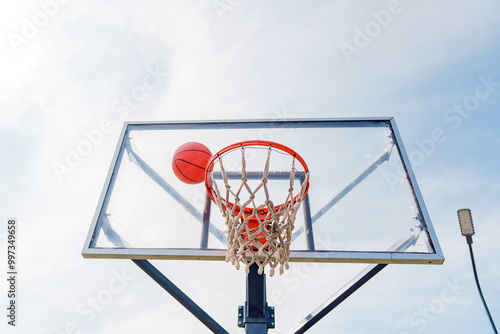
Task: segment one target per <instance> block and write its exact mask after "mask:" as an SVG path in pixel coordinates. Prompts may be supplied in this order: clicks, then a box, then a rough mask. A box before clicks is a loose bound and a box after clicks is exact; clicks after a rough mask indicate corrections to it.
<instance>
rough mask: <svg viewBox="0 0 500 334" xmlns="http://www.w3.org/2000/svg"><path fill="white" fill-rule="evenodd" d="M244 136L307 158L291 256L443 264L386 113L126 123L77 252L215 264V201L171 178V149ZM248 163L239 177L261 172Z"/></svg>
mask: <svg viewBox="0 0 500 334" xmlns="http://www.w3.org/2000/svg"><path fill="white" fill-rule="evenodd" d="M246 140H267V141H272V142H277V143H280V144H283V145H286V146H288V147H290V148H291V149H293V150H294V151H296V152H297V153H298V154H300V155H301V156H302V158H304V160H305V162H306V163H307V165H308V167H309V170H310V180H309V181H310V187H309V192H308V194H307V197H306V199H305V200H304V202H303V204H302V208H301V209H300V211H299V212H298V214H297V219H296V222H295V230H294V232H293V242H292V244H291V247H290V249H291V252H290V262H349V263H418V264H441V263H443V261H444V257H443V254H442V251H441V248H440V246H439V243H438V240H437V238H436V235H435V233H434V229H433V227H432V223H431V220H430V218H429V215H428V213H427V210H426V207H425V204H424V201H423V199H422V196H421V194H420V190H419V188H418V185H417V182H416V180H415V176H414V174H413V171H412V168H411V166H410V161H409V158H408V156H407V154H406V152H405V149H404V146H403V143H402V141H401V138H400V135H399V133H398V130H397V127H396V123H395V121H394V119H393V118H390V117H386V118H364V119H285V120H281V119H279V120H278V119H271V120H228V121H186V122H183V121H177V122H131V123H125V124H124V127H123V130H122V133H121V135H120V140H119V143H118V146H117V148H116V152H115V154H114V157H113V160H112V163H111V167H110V170H109V173H108V176H107V178H106V182H105V184H104V189H103V191H102V195H101V197H100V199H99V203H98V206H97V210H96V213H95V215H94V218H93V221H92V224H91V227H90V231H89V234H88V236H87V239H86V241H85V245H84V248H83V251H82V255H83V256H84V257H85V258H124V259H168V260H216V261H224V260H225V255H226V249H227V238H226V235H225V234H224V231H225V230H226V229H227V227H226V226H225V224H224V219H223V217H222V216H221V213H220V211H219V208H218V207H217V206H216V205H215V204H214V203H213V202H212V201H211V199H210V197H209V196H208V194H207V192H206V190H205V186H204V184H203V183H201V184H196V185H190V184H185V183H183V182H181V181H180V180H179V179H177V177H176V176H175V175H174V173H173V171H172V157H173V154H174V152H175V151H176V149H177V148H178V147H179V146H181V145H182V144H184V143H186V142H192V141H195V142H200V143H203V144H204V145H205V146H207V147H208V148H209V149H210V150H211V152H212V153H216V152H218V151H219V150H221V149H222V148H224V147H226V146H228V145H230V144H233V143H236V142H241V141H246ZM250 160H251V159H250ZM254 166H256V167H255V169H256V170H249V175H250V176H249V178H251V177H252V175H253V177H255V178H258V177H259V171H261V170H262V166H260V167H259V163H258V162H255V163H254ZM252 168H253V167H252ZM271 172H272V173H273V174H272V175H274V177H270V180H269V187H270V188H272V189H273V191H274V192H275V195H273V196H277V197H279V196H281V193H282V191H283V190H282V189H286V187H287V185H286V182H289V181H288V179H286V180H284V179H283V178H281V177H280V175H281V174H282V172H283V171H282V170H279V167H278V169H277V170H272V171H271ZM233 173H235V175H236V177H239V176H238V175H237V174H238V171H237V170H236V171H234V172H233ZM295 182H297V183H298V185H299V186H300V182H302V181H301V178H300V177H297V178H296V179H295ZM285 191H286V190H285ZM276 201H279V199H277V200H276Z"/></svg>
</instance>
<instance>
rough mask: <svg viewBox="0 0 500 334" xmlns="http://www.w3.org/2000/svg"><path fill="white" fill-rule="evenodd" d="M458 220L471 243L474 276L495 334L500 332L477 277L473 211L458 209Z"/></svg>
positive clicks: (469, 243)
mask: <svg viewBox="0 0 500 334" xmlns="http://www.w3.org/2000/svg"><path fill="white" fill-rule="evenodd" d="M458 222H459V223H460V231H461V232H462V235H463V236H464V237H465V238H466V239H467V244H468V245H469V251H470V258H471V261H472V270H473V271H474V278H475V280H476V285H477V290H478V291H479V296H480V297H481V300H482V301H483V305H484V308H485V309H486V313H487V314H488V318H489V319H490V323H491V327H493V331H494V332H495V334H498V332H497V329H496V327H495V323H494V322H493V318H492V317H491V314H490V310H489V309H488V305H486V301H485V300H484V296H483V292H482V291H481V286H480V285H479V279H478V277H477V271H476V262H475V261H474V253H473V252H472V236H473V235H474V233H475V232H474V224H473V223H472V214H471V211H470V210H469V209H462V210H458Z"/></svg>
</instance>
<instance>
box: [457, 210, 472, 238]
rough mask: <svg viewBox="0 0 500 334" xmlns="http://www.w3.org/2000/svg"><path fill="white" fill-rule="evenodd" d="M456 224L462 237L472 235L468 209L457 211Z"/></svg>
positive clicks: (470, 217) (470, 215)
mask: <svg viewBox="0 0 500 334" xmlns="http://www.w3.org/2000/svg"><path fill="white" fill-rule="evenodd" d="M457 213H458V222H459V223H460V231H461V232H462V235H463V236H464V237H470V236H472V235H474V233H475V232H474V224H473V223H472V214H471V211H470V210H469V209H462V210H458V212H457Z"/></svg>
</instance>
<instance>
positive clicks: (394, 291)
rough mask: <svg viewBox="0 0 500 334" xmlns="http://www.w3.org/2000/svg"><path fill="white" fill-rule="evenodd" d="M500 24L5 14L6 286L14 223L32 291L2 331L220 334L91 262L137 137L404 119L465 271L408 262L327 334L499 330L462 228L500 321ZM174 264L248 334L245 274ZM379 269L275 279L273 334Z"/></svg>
mask: <svg viewBox="0 0 500 334" xmlns="http://www.w3.org/2000/svg"><path fill="white" fill-rule="evenodd" d="M499 10H500V4H498V2H496V1H486V0H480V1H474V2H472V1H467V2H466V1H461V0H460V1H447V0H444V1H439V2H434V1H409V0H401V1H395V0H392V1H362V2H349V1H319V0H318V1H311V2H307V3H306V2H303V1H287V2H279V1H262V0H255V1H248V0H213V1H211V0H207V1H189V2H188V1H162V2H160V1H141V2H139V1H107V2H105V3H102V2H100V1H85V2H83V1H68V0H64V1H63V0H59V1H57V0H40V1H23V2H9V3H4V6H3V9H2V11H1V12H0V22H1V23H0V29H1V33H0V36H1V38H0V73H1V79H0V153H1V155H2V157H3V159H2V163H1V164H0V171H1V173H0V175H1V177H0V222H1V223H0V249H2V255H1V258H2V265H1V267H2V268H4V270H5V272H4V277H5V276H7V269H5V268H6V266H7V254H6V249H7V245H8V243H7V226H8V220H9V219H10V218H12V217H14V218H16V219H17V220H18V226H19V228H18V234H17V237H18V248H17V251H18V253H17V255H18V257H17V261H18V262H17V265H18V272H19V275H18V286H17V290H18V291H17V292H18V299H17V302H18V304H17V307H18V308H17V312H18V313H17V318H16V322H17V323H16V327H12V326H10V325H8V324H7V320H6V314H5V316H2V318H3V320H2V322H1V324H0V328H1V332H2V333H42V334H56V333H57V334H60V333H131V332H138V331H140V332H145V333H165V332H167V333H174V332H175V333H207V332H208V330H207V329H206V328H205V327H204V326H203V325H202V324H200V323H199V322H198V321H197V320H196V319H195V318H193V317H192V316H191V315H190V314H189V313H188V312H187V311H186V310H185V309H183V308H182V307H181V306H180V305H179V304H178V303H177V302H176V301H175V300H173V299H172V298H171V297H170V296H169V295H168V294H167V293H165V292H164V291H163V290H161V288H160V287H159V286H158V285H157V284H156V283H155V282H153V281H152V280H151V279H150V278H149V277H147V276H146V275H145V274H144V273H143V272H141V271H140V270H139V268H137V267H136V266H135V265H134V264H133V263H132V262H131V261H128V260H87V259H83V258H82V256H81V249H82V246H83V243H84V241H85V238H86V235H87V232H88V229H89V226H90V223H91V221H92V217H93V214H94V211H95V207H96V204H97V201H98V198H99V196H100V192H101V189H102V186H103V184H104V181H105V178H106V174H107V170H108V167H109V164H110V162H111V158H112V155H113V152H114V149H115V146H116V144H117V141H118V136H119V133H120V129H121V127H122V125H123V122H124V121H155V120H156V121H158V120H161V121H168V120H213V119H249V118H276V117H288V118H325V117H376V116H393V117H395V119H396V121H397V124H398V127H399V131H400V133H401V135H402V138H403V140H404V143H405V147H406V150H407V151H408V153H409V155H410V158H411V159H412V163H413V168H414V171H415V174H416V177H417V180H418V183H419V186H420V189H421V191H422V195H423V198H424V200H425V202H426V205H427V208H428V211H429V214H430V216H431V218H432V221H433V225H434V228H435V230H436V234H437V236H438V238H439V241H440V243H441V247H442V249H443V252H444V254H445V258H446V261H445V263H444V264H443V265H441V266H420V265H396V264H394V265H389V266H388V267H387V268H386V269H384V270H383V271H382V272H381V273H380V274H378V275H377V276H376V277H375V278H374V279H373V280H371V281H370V282H369V283H368V284H367V285H366V286H364V287H363V288H362V289H360V290H359V291H358V292H356V293H355V294H354V295H353V296H352V297H350V298H349V299H348V300H347V301H346V302H344V303H343V304H342V305H340V306H339V307H338V308H337V309H335V310H334V311H333V312H331V313H330V314H329V315H328V316H327V317H326V318H325V319H323V320H322V321H321V322H320V323H318V324H317V325H316V326H314V327H313V328H312V329H311V330H310V333H331V332H338V333H396V334H407V333H412V334H413V333H444V332H453V333H468V332H472V331H474V332H478V333H489V332H492V331H491V327H490V325H489V322H488V319H487V317H486V314H485V311H484V309H483V307H482V305H481V300H480V299H479V296H478V293H477V290H476V287H475V283H474V277H473V274H472V270H471V264H470V258H469V254H468V248H467V244H466V241H465V238H464V237H462V236H461V235H460V229H459V225H458V220H457V214H456V212H457V210H458V209H462V208H470V209H471V210H472V214H473V217H474V223H475V228H476V235H475V236H474V237H473V238H474V244H473V247H474V251H475V256H476V263H477V268H478V272H479V279H480V281H481V284H482V289H483V293H484V295H485V298H486V300H487V302H488V305H489V307H490V311H491V313H492V315H493V317H496V320H497V323H498V322H499V321H500V320H499V318H498V314H500V285H499V284H498V282H499V281H500V280H499V279H500V261H499V256H498V254H499V253H500V245H499V243H498V241H497V238H496V235H498V233H499V232H500V227H499V226H500V213H499V212H498V211H497V210H498V203H499V202H498V199H499V198H500V179H499V177H498V170H500V158H499V156H500V134H499V132H500V131H499V130H500V126H499V125H498V124H499V120H500V116H499V114H498V110H499V107H500V68H499V66H498V64H499V63H498V59H500V26H499V25H498V22H497V20H498V15H497V13H498V12H499ZM96 133H99V134H101V135H100V136H99V135H96ZM89 138H92V140H93V141H92V140H91V139H89ZM78 150H80V151H81V152H84V153H85V154H82V155H78V156H75V154H74V152H76V151H78ZM154 264H155V265H157V266H158V268H159V269H161V270H162V271H163V272H164V273H165V274H166V275H167V276H168V277H169V278H171V279H172V281H174V282H175V283H177V284H178V285H179V286H180V287H181V288H183V289H185V290H186V291H187V292H188V293H189V294H190V296H192V298H193V299H194V300H196V301H197V302H198V303H199V304H200V305H201V306H202V307H204V308H206V309H207V311H208V312H209V313H210V314H211V315H212V316H213V317H214V318H215V319H216V320H217V321H219V322H220V323H221V325H222V326H224V327H225V328H226V329H227V330H228V331H229V332H231V333H237V332H238V330H237V328H236V310H237V308H236V306H237V305H239V304H242V303H243V301H244V298H245V296H244V288H243V287H244V276H243V275H241V272H237V271H235V270H234V269H233V268H232V267H231V266H230V265H228V264H225V263H218V262H216V263H212V262H211V263H202V262H189V263H172V262H167V261H155V262H154ZM362 268H363V265H354V264H329V265H328V267H326V266H325V265H320V266H307V265H306V266H296V267H295V268H294V269H293V270H294V275H295V276H293V278H294V280H293V282H292V283H289V284H282V285H281V286H280V285H279V284H278V283H277V282H278V281H274V282H273V281H272V280H271V279H269V280H268V281H269V282H268V284H269V286H268V292H269V293H272V292H273V291H274V292H275V291H281V292H283V294H284V295H283V296H285V297H283V298H278V297H277V295H274V299H273V300H274V301H275V304H276V307H277V312H281V313H277V325H278V326H279V327H278V328H277V329H275V330H273V331H270V332H271V333H272V332H275V333H285V332H286V331H287V330H288V328H289V327H291V326H292V325H293V324H294V323H296V322H298V321H300V320H302V318H303V317H304V316H305V315H307V313H308V312H310V311H312V310H313V309H314V308H315V307H317V306H318V305H319V304H320V303H321V302H323V300H324V299H325V298H324V297H318V294H317V293H316V294H315V293H312V292H314V291H316V292H318V291H324V293H325V295H330V294H332V293H334V292H335V291H336V290H337V289H338V288H340V287H341V286H342V285H343V284H344V283H345V282H347V281H349V280H350V279H351V278H352V277H354V276H355V275H356V274H357V272H359V271H360V270H361V269H362ZM325 273H328V275H326V274H325ZM0 282H1V283H0V291H1V296H2V297H0V300H2V305H4V306H3V307H2V309H4V311H3V312H6V305H8V302H9V301H8V299H7V291H8V288H9V287H8V285H7V281H6V280H5V279H3V280H1V281H0ZM280 289H281V290H280ZM311 291H312V292H311ZM279 296H281V295H279ZM280 308H281V310H282V311H279V310H280ZM280 319H282V322H281V324H280Z"/></svg>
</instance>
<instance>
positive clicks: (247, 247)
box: [205, 140, 309, 276]
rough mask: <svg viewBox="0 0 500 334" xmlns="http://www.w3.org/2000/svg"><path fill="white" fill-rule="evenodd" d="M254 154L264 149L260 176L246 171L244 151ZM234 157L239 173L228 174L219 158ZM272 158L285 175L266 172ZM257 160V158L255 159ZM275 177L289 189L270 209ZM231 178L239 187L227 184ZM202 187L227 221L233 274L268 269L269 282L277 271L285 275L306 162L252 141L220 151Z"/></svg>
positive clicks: (304, 189) (306, 177)
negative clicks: (280, 162)
mask: <svg viewBox="0 0 500 334" xmlns="http://www.w3.org/2000/svg"><path fill="white" fill-rule="evenodd" d="M258 149H260V152H261V153H262V149H264V152H263V153H264V154H263V155H262V160H263V161H257V164H258V166H260V167H258V168H262V171H259V172H255V171H248V170H247V168H248V165H249V160H250V159H249V158H248V156H247V154H246V151H247V150H258ZM237 151H240V152H241V158H239V159H238V160H239V161H238V164H239V166H237V168H236V170H237V171H236V172H231V171H229V170H226V168H227V167H226V168H225V167H224V165H223V158H224V157H227V156H228V155H229V154H230V153H237ZM273 152H274V153H275V154H274V155H277V154H279V158H280V159H281V160H283V159H287V160H288V162H289V164H288V166H287V167H286V168H287V169H289V171H288V170H286V171H285V170H279V171H277V172H273V171H270V165H271V155H272V153H273ZM254 153H255V152H254ZM233 155H234V154H233ZM274 155H273V156H274ZM256 156H257V154H254V155H253V157H256ZM283 156H285V158H284V157H283ZM296 161H298V162H299V163H300V165H301V166H302V169H303V170H302V171H300V182H301V185H300V186H298V187H296V188H298V189H297V191H296V193H295V194H294V183H295V181H296V176H297V175H298V174H297V172H298V170H297V169H296V166H295V163H296ZM231 162H233V163H234V161H231ZM253 162H254V161H252V163H253ZM273 175H280V179H282V180H283V179H285V180H289V183H286V189H285V190H284V192H285V194H282V195H283V197H284V201H283V203H282V204H280V205H274V204H273V201H272V200H271V198H270V197H271V193H272V191H271V190H272V187H270V186H269V184H268V181H269V179H272V178H273ZM235 178H237V179H238V181H241V182H240V183H238V184H234V183H231V182H230V180H233V179H235ZM252 178H253V179H258V180H259V181H258V183H255V184H252V182H251V181H250V180H251V179H252ZM217 179H219V183H220V184H219V185H218V184H217V181H216V180H217ZM221 181H222V182H221ZM205 186H206V189H207V191H208V194H209V195H210V197H211V198H212V200H213V201H214V202H215V203H216V204H217V206H218V207H219V209H220V210H221V213H222V216H223V217H225V219H226V221H225V223H226V225H227V228H228V230H227V234H228V238H227V243H228V245H227V253H226V262H229V261H231V263H232V264H233V265H234V266H235V267H236V269H239V267H240V262H243V263H244V264H245V266H246V268H245V270H246V272H247V274H248V272H249V267H250V265H252V264H253V263H256V264H257V265H258V266H259V274H262V273H263V271H264V267H265V266H266V265H269V266H270V268H271V269H270V275H271V276H273V275H274V270H275V268H276V267H277V266H278V265H279V270H280V274H283V272H284V268H286V269H288V268H289V267H288V257H289V255H290V243H291V241H292V232H293V229H294V222H295V217H296V215H297V211H298V209H299V208H300V205H301V203H302V201H303V200H304V198H305V196H306V194H307V191H308V189H309V169H308V167H307V165H306V163H305V161H304V159H302V157H301V156H300V155H298V154H297V153H296V152H295V151H293V150H292V149H290V148H288V147H286V146H284V145H282V144H278V143H273V142H270V141H263V140H250V141H244V142H239V143H235V144H232V145H229V146H227V147H226V148H223V149H222V150H220V151H219V152H217V153H216V154H215V155H213V156H212V158H211V159H210V160H209V161H208V164H207V167H206V174H205ZM259 197H260V198H259Z"/></svg>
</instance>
